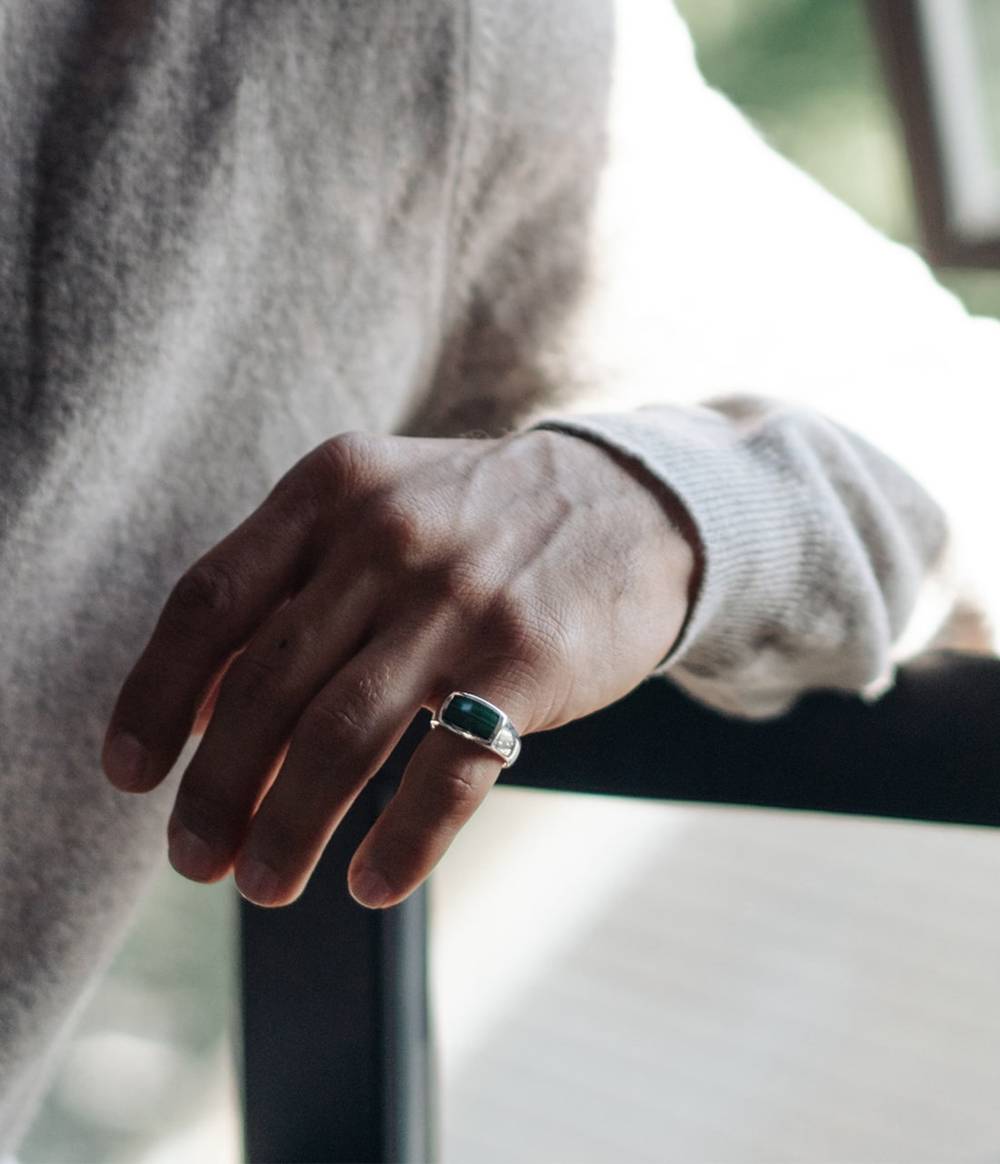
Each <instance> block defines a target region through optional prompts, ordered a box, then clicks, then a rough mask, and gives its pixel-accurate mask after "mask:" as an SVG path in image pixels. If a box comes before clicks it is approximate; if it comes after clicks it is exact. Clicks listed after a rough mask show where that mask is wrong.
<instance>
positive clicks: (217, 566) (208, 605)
mask: <svg viewBox="0 0 1000 1164" xmlns="http://www.w3.org/2000/svg"><path fill="white" fill-rule="evenodd" d="M238 604H239V587H238V584H237V582H236V576H235V572H234V571H233V570H232V569H230V568H229V567H228V566H226V565H225V564H224V563H222V562H221V561H219V560H218V559H214V558H209V559H205V560H204V561H201V562H196V563H195V565H193V566H192V567H191V568H190V569H189V570H187V571H186V572H185V573H184V574H183V575H182V576H181V578H180V579H179V580H178V582H177V583H176V585H175V586H174V588H173V590H172V591H171V592H170V595H169V597H168V598H167V602H166V605H165V607H164V609H163V620H164V622H165V623H166V625H167V626H168V627H169V628H170V629H171V630H174V631H176V632H179V633H187V632H193V633H197V634H201V633H203V632H205V631H208V630H211V629H212V628H213V627H215V626H216V625H217V624H218V623H220V622H224V621H226V620H227V619H229V618H230V617H231V616H232V614H233V612H234V611H235V610H236V609H237V606H238Z"/></svg>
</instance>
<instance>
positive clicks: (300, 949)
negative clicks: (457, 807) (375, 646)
mask: <svg viewBox="0 0 1000 1164" xmlns="http://www.w3.org/2000/svg"><path fill="white" fill-rule="evenodd" d="M414 729H415V730H411V732H410V733H408V736H407V738H406V739H405V740H404V741H403V743H402V744H401V745H400V747H399V748H398V749H397V751H396V752H395V753H394V754H393V756H392V758H391V759H390V761H389V762H388V763H387V764H386V766H385V767H384V768H383V770H382V772H381V773H380V774H379V776H378V777H377V778H376V780H374V781H373V782H372V783H371V784H370V785H369V787H368V788H367V789H366V790H365V792H364V793H363V794H362V796H361V797H359V799H358V801H357V803H356V804H355V805H354V807H353V808H352V810H351V812H350V813H349V814H348V817H347V819H346V820H345V821H344V823H343V824H342V825H341V827H340V828H339V829H338V830H337V832H336V833H335V834H334V837H333V838H332V840H331V842H330V844H329V846H328V847H327V851H326V853H325V854H324V856H323V859H322V860H321V862H320V865H319V866H318V867H317V869H316V871H315V873H314V874H313V877H312V879H311V880H310V883H309V885H308V887H307V888H306V891H305V892H304V893H303V894H302V896H301V897H300V898H299V900H298V901H297V902H295V903H294V904H293V905H290V906H286V907H285V908H283V909H261V908H259V907H258V906H254V905H250V904H249V903H248V902H246V901H243V900H242V899H241V903H240V956H241V960H242V1014H243V1030H242V1048H241V1053H240V1066H241V1070H242V1080H241V1083H242V1097H243V1126H244V1141H245V1155H246V1159H247V1161H248V1162H249V1164H340V1162H345V1164H347V1162H350V1164H367V1162H369V1161H371V1162H375V1164H382V1162H386V1161H392V1162H393V1164H427V1162H428V1161H430V1160H432V1159H433V1158H434V1156H435V1145H434V1143H433V1140H434V1135H433V1132H434V1129H433V1127H432V1123H431V1116H432V1113H433V1112H434V1111H435V1110H436V1108H435V1105H434V1102H433V1097H432V1087H433V1082H432V1077H431V1062H432V1057H431V1049H430V1045H429V1033H428V1025H427V983H426V966H427V957H426V934H427V920H426V919H427V902H426V894H425V893H424V892H423V891H421V892H419V893H417V894H415V895H414V896H413V897H411V898H410V899H409V900H408V901H406V902H405V903H404V904H402V905H400V906H398V907H396V908H395V909H391V910H366V909H363V908H362V907H361V906H359V905H357V904H356V903H355V902H354V900H353V899H352V898H351V896H350V894H349V893H348V892H347V866H348V863H349V861H350V858H351V857H352V856H353V854H354V850H355V849H356V848H357V846H358V844H359V843H360V841H361V839H362V837H363V836H364V835H365V833H366V832H367V831H368V829H369V827H370V826H371V824H372V823H373V822H374V820H375V819H376V817H377V816H378V813H379V811H380V810H381V808H382V806H383V805H384V804H385V802H386V801H387V799H388V797H389V795H391V793H392V790H393V789H394V787H395V785H396V784H397V783H398V780H399V776H400V775H401V774H402V769H403V766H404V765H405V761H406V758H407V757H408V755H409V752H410V751H412V749H413V747H414V746H415V744H416V741H417V739H418V738H419V735H420V734H421V733H420V731H419V725H417V724H416V723H415V724H414Z"/></svg>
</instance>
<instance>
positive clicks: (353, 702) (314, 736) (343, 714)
mask: <svg viewBox="0 0 1000 1164" xmlns="http://www.w3.org/2000/svg"><path fill="white" fill-rule="evenodd" d="M370 714H371V713H370V708H369V706H368V704H367V703H366V702H365V701H364V698H363V697H360V696H351V695H346V696H343V697H342V698H341V699H339V700H337V701H333V700H324V701H323V702H322V703H318V702H317V703H314V704H313V705H312V706H310V707H309V709H308V710H307V711H306V713H305V715H304V716H303V717H302V723H301V725H300V730H301V735H302V736H303V737H304V739H305V741H306V742H307V746H308V748H309V750H310V751H313V752H317V753H320V754H325V755H330V754H331V751H332V753H333V755H334V757H335V758H336V759H337V760H338V762H342V761H343V760H344V759H345V758H346V759H347V761H348V762H350V761H351V760H356V759H358V758H359V757H361V756H362V755H364V752H365V747H366V743H367V741H368V737H369V720H370Z"/></svg>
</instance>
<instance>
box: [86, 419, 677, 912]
mask: <svg viewBox="0 0 1000 1164" xmlns="http://www.w3.org/2000/svg"><path fill="white" fill-rule="evenodd" d="M644 474H645V471H644V470H640V469H639V468H637V467H634V466H633V463H632V462H631V460H630V459H629V458H626V457H624V456H622V455H620V454H618V453H617V452H613V451H611V450H608V449H606V448H605V447H603V446H600V445H598V444H597V443H595V442H593V441H590V440H587V439H585V438H581V437H577V436H574V435H571V434H567V433H559V432H553V431H549V430H535V431H528V432H523V433H515V434H512V435H510V436H506V437H501V438H499V439H490V440H479V439H464V438H463V439H445V438H419V437H399V436H378V435H374V434H368V433H363V432H347V433H342V434H340V435H338V436H335V437H333V438H331V439H330V440H327V441H324V442H323V443H322V444H321V445H319V446H318V447H317V448H315V449H314V450H313V451H312V452H311V453H309V454H308V455H307V456H305V457H304V458H302V460H300V461H299V462H298V463H297V464H296V465H295V466H293V468H292V469H291V470H289V472H288V473H286V474H285V476H284V477H283V478H282V479H281V480H280V481H279V482H278V484H277V485H276V486H275V487H274V489H273V490H272V491H271V493H270V494H269V495H268V497H267V498H266V499H265V501H264V502H263V504H262V505H261V506H260V507H259V508H258V509H257V510H256V511H255V512H254V513H252V514H251V515H250V516H249V517H248V518H246V520H245V521H243V522H242V523H241V524H240V525H239V526H238V527H237V528H236V529H234V530H233V531H232V532H231V533H230V534H228V535H227V536H226V537H225V538H223V540H222V541H221V542H219V544H218V545H217V546H215V547H214V548H213V549H211V550H210V551H209V552H208V553H207V554H205V555H203V556H202V557H201V558H200V559H199V560H198V561H197V562H195V563H194V565H193V566H191V568H190V569H189V570H187V571H186V573H185V574H184V575H183V576H182V577H181V579H180V580H179V581H178V582H177V584H176V585H175V586H174V588H173V590H172V592H171V593H170V595H169V598H168V600H167V602H166V605H165V606H164V608H163V610H162V612H161V614H160V616H159V619H158V621H157V623H156V626H155V628H154V630H153V634H152V637H151V639H150V641H149V643H148V644H147V646H146V647H145V649H144V650H143V652H142V654H141V656H140V657H139V659H138V661H137V662H136V664H135V666H134V667H133V669H132V671H131V673H130V674H129V676H128V678H127V679H126V681H125V683H124V685H123V687H122V689H121V692H120V693H119V696H118V699H117V702H116V704H115V708H114V711H113V714H112V718H111V723H110V725H109V728H108V735H107V739H106V741H105V746H104V752H103V765H104V769H105V771H106V772H107V775H108V777H109V778H110V780H111V781H112V783H114V784H115V785H116V786H117V787H118V788H121V789H123V790H128V791H134V792H144V791H149V790H150V789H152V788H154V787H155V786H156V785H157V784H158V783H159V782H160V781H161V780H162V779H163V778H164V776H165V775H166V774H167V772H168V771H169V770H170V768H171V767H172V766H173V764H174V763H175V762H176V759H177V757H178V755H179V754H180V751H181V749H182V748H183V746H184V744H185V743H186V741H187V739H188V737H189V736H190V735H191V733H192V732H194V733H196V734H200V733H204V734H203V738H202V740H201V742H200V744H199V746H198V748H197V751H196V752H195V754H194V756H193V757H192V759H191V762H190V764H189V765H188V768H187V770H186V771H185V773H184V774H183V777H182V779H181V782H180V785H179V787H178V791H177V797H176V802H175V804H174V809H173V813H172V816H171V820H170V823H169V825H168V836H169V840H170V859H171V862H172V863H173V865H174V867H175V868H176V869H177V871H178V872H180V873H182V874H184V875H185V876H187V877H191V878H193V879H195V880H198V881H209V882H210V881H217V880H218V879H219V878H220V877H223V876H225V874H226V873H228V872H229V871H230V870H231V869H232V868H233V867H234V863H235V877H236V882H237V885H238V887H239V889H240V891H241V892H242V893H243V894H244V896H246V897H248V898H249V899H250V900H252V901H255V902H258V903H259V904H261V905H285V904H288V903H289V902H291V901H293V900H294V899H295V898H296V897H297V896H298V895H299V894H300V893H301V892H302V890H303V889H304V887H305V885H306V883H307V881H308V879H309V876H310V874H311V873H312V870H313V868H314V867H315V865H316V863H317V861H318V860H319V857H320V855H321V854H322V851H323V849H324V847H325V846H326V843H327V841H328V840H329V838H330V836H331V834H332V833H333V831H334V829H335V828H336V827H337V825H338V823H339V822H340V821H341V819H342V818H343V816H344V815H345V813H346V812H347V810H348V809H349V808H350V806H351V804H352V802H353V801H354V799H355V797H356V796H357V795H358V793H359V792H360V791H361V789H362V788H363V787H364V785H365V783H366V782H367V781H368V780H369V779H370V778H371V777H372V776H373V775H374V774H375V773H376V772H377V771H378V769H379V768H380V766H381V765H382V763H383V762H384V761H385V759H386V758H387V757H388V755H389V754H390V752H391V751H392V749H393V747H394V746H395V744H396V743H397V742H398V740H399V738H400V737H401V736H402V734H403V733H404V731H405V730H406V728H407V726H408V725H409V723H410V721H411V720H412V718H413V716H414V715H415V714H416V712H417V710H418V709H419V708H420V707H425V708H428V709H429V710H432V711H436V710H437V708H438V707H439V706H440V703H441V701H442V699H443V698H444V697H445V696H446V695H447V694H448V692H450V691H452V690H462V691H471V692H473V693H474V694H476V695H480V696H482V697H483V698H484V699H488V700H489V701H490V702H492V703H495V704H497V705H498V706H499V707H501V708H502V709H503V710H504V711H506V712H507V714H508V715H509V716H510V718H511V721H512V722H513V724H514V726H515V727H516V728H517V729H518V730H519V731H520V733H521V734H522V736H525V735H527V734H528V733H530V732H533V731H538V730H540V729H545V728H553V727H557V726H559V725H560V724H563V723H566V722H568V721H570V720H573V719H577V718H579V717H580V716H583V715H587V714H588V713H589V712H592V711H595V710H597V709H598V708H601V707H604V706H606V705H607V704H609V703H613V702H614V701H615V700H617V699H619V698H620V697H621V696H623V695H624V694H626V693H627V692H628V691H630V690H631V689H632V688H633V687H635V686H636V685H637V684H638V683H639V682H641V681H642V680H643V679H644V678H645V677H646V676H647V675H648V674H649V673H650V671H651V670H652V669H653V668H654V667H655V666H656V665H657V663H658V662H659V661H660V659H662V657H663V656H664V655H665V654H666V653H667V651H668V650H669V649H670V647H671V645H672V643H673V642H674V640H675V638H676V636H677V634H678V633H679V630H680V628H681V626H682V624H683V621H684V618H685V615H686V612H687V608H688V601H689V591H690V590H691V589H692V588H693V585H694V575H695V571H696V562H695V551H694V550H693V549H692V544H691V543H692V542H693V540H694V539H693V535H692V534H690V533H689V534H688V535H687V537H685V536H682V535H681V534H680V533H679V532H678V530H677V528H676V527H675V524H674V522H672V521H671V520H670V517H671V515H672V516H673V517H674V518H675V520H678V519H679V520H680V522H681V524H683V521H684V514H683V511H680V510H679V507H677V503H676V502H674V501H673V500H672V498H671V497H670V495H669V494H668V492H667V491H666V490H665V489H663V488H662V486H660V485H659V483H658V482H656V481H655V479H654V478H652V477H649V478H648V479H647V478H645V477H644ZM120 736H131V737H132V739H133V744H132V745H131V748H130V746H129V745H128V743H126V745H125V746H124V747H120V746H118V745H116V744H115V743H114V740H115V738H116V737H119V738H120ZM135 741H138V743H136V742H135ZM139 745H141V747H140V746H139ZM525 746H526V747H530V744H527V743H526V744H525ZM501 767H502V761H501V759H500V758H499V757H498V756H496V755H494V754H493V753H492V752H490V751H488V750H486V749H484V748H482V747H480V746H478V745H476V744H474V743H472V742H471V741H468V740H465V739H463V738H462V737H460V736H456V735H455V734H453V733H452V732H449V731H447V730H445V729H443V728H439V729H438V730H436V731H431V732H429V733H428V734H427V736H426V738H425V739H423V740H422V741H421V743H420V745H419V746H418V747H417V749H416V751H415V752H414V754H413V756H412V757H411V759H410V762H409V764H408V766H407V768H406V771H405V773H404V775H403V779H402V782H401V784H400V786H399V789H398V790H397V792H396V794H395V796H394V798H393V799H392V801H391V802H390V804H389V805H388V806H387V807H386V808H385V810H384V811H383V813H382V815H381V816H380V817H379V819H378V820H377V821H376V823H375V824H374V825H373V826H372V828H371V830H370V831H369V833H368V835H367V836H366V837H365V839H364V841H363V842H362V843H361V845H360V846H359V848H358V850H357V852H356V853H355V855H354V858H353V860H352V862H351V867H350V871H349V884H350V888H351V892H352V893H353V894H354V896H355V897H356V898H357V899H358V900H359V901H361V902H362V904H365V905H370V906H381V905H393V904H396V903H397V902H399V901H401V900H402V899H403V898H405V897H406V896H407V895H408V894H410V893H411V892H412V891H413V890H414V889H416V888H417V886H418V885H420V883H421V882H422V881H423V880H424V879H425V878H426V877H427V875H428V874H429V873H430V871H431V870H432V869H433V868H434V866H435V864H436V863H437V861H438V860H439V859H440V857H441V856H442V854H443V853H444V851H445V850H446V849H447V847H448V845H449V843H450V842H451V840H452V838H453V837H454V836H455V834H456V833H457V831H458V830H459V829H460V828H461V826H462V825H463V824H464V823H465V822H466V821H467V820H468V819H469V817H470V816H471V815H472V813H473V812H474V810H475V809H476V808H477V807H478V805H479V804H480V803H481V802H482V800H483V798H484V797H485V795H486V793H487V792H488V791H489V789H490V788H491V787H492V785H493V784H494V782H495V781H496V778H497V776H498V774H499V772H500V771H501Z"/></svg>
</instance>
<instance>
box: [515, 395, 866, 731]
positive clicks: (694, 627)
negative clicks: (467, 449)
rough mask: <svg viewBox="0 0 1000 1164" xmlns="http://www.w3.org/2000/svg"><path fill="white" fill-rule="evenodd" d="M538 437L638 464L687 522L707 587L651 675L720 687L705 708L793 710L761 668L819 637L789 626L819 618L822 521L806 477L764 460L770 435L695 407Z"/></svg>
mask: <svg viewBox="0 0 1000 1164" xmlns="http://www.w3.org/2000/svg"><path fill="white" fill-rule="evenodd" d="M533 428H542V429H555V430H559V431H563V432H570V433H576V434H577V435H580V436H583V437H588V438H590V439H593V440H597V441H598V442H603V443H605V444H607V445H609V446H611V447H613V448H615V449H617V450H619V451H620V452H622V453H625V454H627V455H629V456H631V457H634V458H635V459H636V460H637V461H638V462H639V463H640V464H641V465H643V466H644V467H645V468H646V469H647V470H648V471H649V472H650V473H652V474H653V475H654V476H655V477H656V478H658V479H659V480H660V481H661V482H662V483H663V484H664V485H665V486H666V487H667V488H668V489H670V490H671V491H672V492H673V493H674V495H675V496H676V497H677V499H678V500H679V501H680V503H681V504H682V505H683V506H684V508H685V509H686V510H687V512H688V514H689V515H690V518H691V520H692V522H693V524H694V527H695V529H696V530H697V533H698V536H699V538H700V541H701V550H702V554H703V567H702V577H701V583H700V587H699V590H698V593H697V595H696V596H695V599H694V602H693V605H692V608H691V610H690V612H689V615H688V619H687V622H686V624H685V626H684V628H683V630H682V632H681V634H680V636H679V638H678V640H677V642H676V643H675V644H674V646H673V648H672V650H671V651H670V653H669V654H668V655H667V656H666V658H665V659H664V660H662V661H661V663H660V664H658V665H657V667H656V668H655V670H654V671H653V674H656V673H660V672H665V671H668V670H673V669H674V668H676V667H682V669H683V671H684V672H685V674H686V675H689V676H691V677H692V678H693V679H694V683H693V684H692V686H694V687H697V686H698V685H699V682H698V681H699V680H702V679H703V680H706V681H708V683H709V685H710V686H712V687H713V697H712V698H709V699H708V701H709V702H712V703H714V704H715V705H716V706H718V707H721V708H723V709H724V710H730V711H733V712H735V713H736V714H743V715H769V714H777V713H779V712H780V711H782V710H784V709H785V708H786V707H787V706H788V705H789V703H790V702H792V698H794V695H792V696H790V693H789V690H788V676H787V674H785V675H784V676H782V678H781V681H780V683H775V682H774V681H775V679H776V678H777V676H771V675H769V674H768V668H766V667H765V668H763V669H762V668H761V667H760V666H759V665H757V664H758V663H759V661H760V660H761V659H762V658H763V657H765V656H767V655H768V653H769V651H770V650H771V649H773V648H774V647H775V646H776V645H777V644H779V643H780V642H787V641H788V639H789V637H790V634H791V636H792V637H794V636H795V635H799V636H801V641H800V642H799V643H798V644H797V645H798V646H802V645H803V644H806V645H807V644H808V641H809V639H810V637H811V635H812V634H813V633H814V631H815V632H816V633H818V634H819V635H820V637H822V635H823V633H824V628H820V627H816V628H811V627H810V626H808V625H798V626H795V625H793V626H790V625H789V624H790V621H791V622H792V623H793V624H794V623H795V622H796V620H798V621H799V622H800V623H801V622H802V621H803V615H804V614H805V613H806V612H808V611H809V610H810V608H811V607H814V606H815V604H814V603H813V602H811V601H810V596H809V595H808V594H807V593H806V591H807V590H812V589H814V588H815V585H816V582H817V578H816V576H817V574H821V573H822V564H821V561H820V560H819V558H821V556H822V555H821V552H820V549H819V541H820V536H821V526H822V522H823V515H822V513H821V512H817V506H816V504H815V500H816V499H815V498H814V499H813V504H811V505H810V503H809V498H808V497H807V496H806V490H807V488H808V485H807V482H806V480H805V479H804V474H803V473H802V472H801V466H800V467H799V469H800V471H795V461H794V460H789V459H788V457H787V455H782V454H781V452H780V451H779V450H778V449H777V448H774V449H772V450H770V452H769V449H768V439H769V437H768V430H767V429H766V428H764V429H760V428H755V427H754V425H752V424H747V425H741V423H740V422H739V421H738V420H734V419H733V418H732V417H728V416H723V415H721V414H719V413H717V412H714V411H713V410H712V409H710V408H707V407H701V406H697V405H696V406H672V405H661V404H657V405H649V406H643V407H640V408H637V409H634V410H633V411H631V412H627V413H584V414H576V415H573V414H569V415H556V414H543V415H541V416H537V417H535V418H533V420H532V422H531V423H530V425H527V426H526V428H525V431H528V430H530V429H533ZM800 451H801V452H802V454H803V455H804V456H805V457H807V458H808V456H809V453H808V450H806V449H803V450H800ZM810 557H814V558H815V559H816V560H814V561H813V562H812V563H811V562H810V561H809V559H810ZM819 581H820V583H821V582H822V579H819ZM829 630H830V628H829V626H827V627H826V628H825V631H826V633H827V634H828V633H829ZM772 659H773V656H772ZM753 672H755V673H756V674H755V675H754V677H753V679H751V680H750V683H749V687H747V686H744V689H743V690H741V691H739V692H735V691H734V692H732V695H731V697H727V695H726V694H725V693H724V691H723V692H722V693H721V694H720V691H719V690H714V688H715V684H717V683H718V682H720V681H721V684H722V688H723V689H724V687H725V685H726V682H727V680H728V681H729V682H730V683H732V682H738V683H744V684H746V680H747V679H748V676H749V674H750V673H753ZM772 684H773V685H772ZM845 686H846V684H845ZM779 688H780V689H779ZM796 694H797V693H796Z"/></svg>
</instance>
